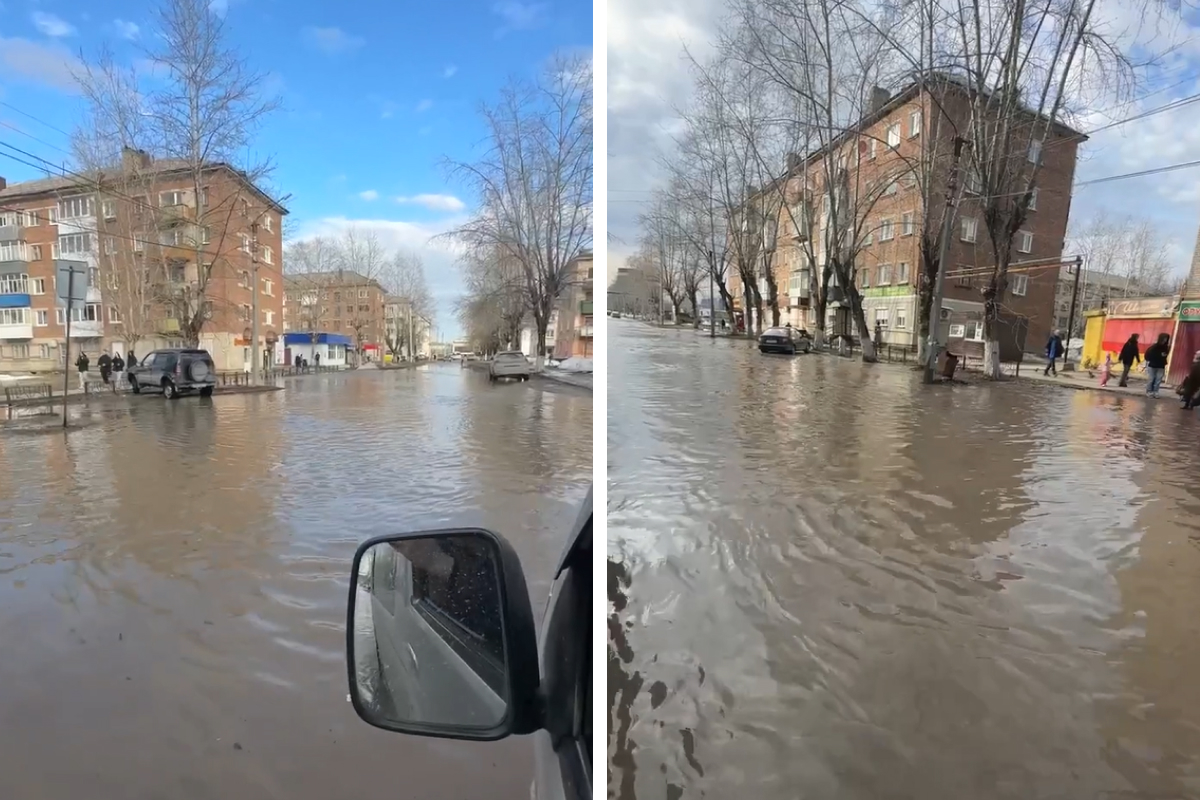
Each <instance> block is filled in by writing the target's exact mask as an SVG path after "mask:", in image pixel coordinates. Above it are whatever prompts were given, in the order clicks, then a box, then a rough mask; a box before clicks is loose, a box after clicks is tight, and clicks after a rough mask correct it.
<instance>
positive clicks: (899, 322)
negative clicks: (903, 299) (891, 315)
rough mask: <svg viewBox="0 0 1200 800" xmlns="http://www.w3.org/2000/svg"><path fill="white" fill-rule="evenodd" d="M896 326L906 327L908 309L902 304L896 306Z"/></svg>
mask: <svg viewBox="0 0 1200 800" xmlns="http://www.w3.org/2000/svg"><path fill="white" fill-rule="evenodd" d="M896 327H897V328H907V327H908V309H906V308H905V307H904V306H897V307H896Z"/></svg>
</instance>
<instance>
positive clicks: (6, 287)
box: [0, 274, 30, 294]
mask: <svg viewBox="0 0 1200 800" xmlns="http://www.w3.org/2000/svg"><path fill="white" fill-rule="evenodd" d="M0 294H30V291H29V276H28V275H24V274H22V275H15V274H10V275H0Z"/></svg>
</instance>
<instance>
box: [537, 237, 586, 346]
mask: <svg viewBox="0 0 1200 800" xmlns="http://www.w3.org/2000/svg"><path fill="white" fill-rule="evenodd" d="M571 272H572V275H571V283H570V286H569V287H568V289H567V291H566V292H564V293H563V297H562V302H561V304H560V306H559V308H558V321H559V323H560V324H559V325H558V331H557V333H556V336H555V340H554V350H553V352H554V355H555V356H556V357H557V358H570V357H572V356H575V357H578V358H591V357H592V342H593V340H594V336H595V328H594V326H593V310H594V303H595V297H594V295H593V283H594V266H593V258H592V253H591V252H586V253H582V254H580V256H579V257H578V258H576V259H575V260H574V261H573V262H571ZM563 321H569V326H568V330H567V331H563V330H562V328H563V325H562V324H561V323H562V322H563ZM564 334H566V335H564ZM547 348H549V342H547Z"/></svg>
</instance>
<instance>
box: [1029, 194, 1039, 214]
mask: <svg viewBox="0 0 1200 800" xmlns="http://www.w3.org/2000/svg"><path fill="white" fill-rule="evenodd" d="M1037 193H1038V190H1037V189H1036V188H1034V189H1033V190H1032V191H1030V192H1029V210H1030V211H1037Z"/></svg>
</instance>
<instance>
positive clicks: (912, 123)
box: [908, 108, 921, 139]
mask: <svg viewBox="0 0 1200 800" xmlns="http://www.w3.org/2000/svg"><path fill="white" fill-rule="evenodd" d="M920 135H921V109H919V108H918V109H917V110H916V111H913V112H912V113H910V114H909V115H908V138H910V139H915V138H917V137H918V136H920Z"/></svg>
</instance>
